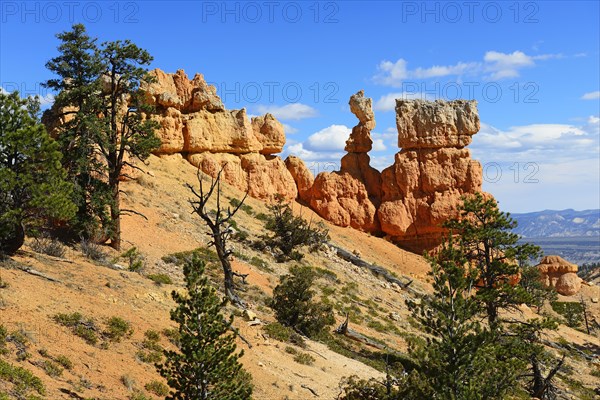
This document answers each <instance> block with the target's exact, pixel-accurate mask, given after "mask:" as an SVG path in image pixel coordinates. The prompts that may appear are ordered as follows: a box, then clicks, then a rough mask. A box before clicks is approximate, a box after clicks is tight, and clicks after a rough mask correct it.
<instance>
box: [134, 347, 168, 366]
mask: <svg viewBox="0 0 600 400" xmlns="http://www.w3.org/2000/svg"><path fill="white" fill-rule="evenodd" d="M135 355H136V357H137V358H138V360H140V361H141V362H145V363H148V364H155V363H157V362H160V361H161V360H162V352H158V351H144V350H140V351H138V352H137V353H135Z"/></svg>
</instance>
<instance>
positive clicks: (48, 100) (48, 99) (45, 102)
mask: <svg viewBox="0 0 600 400" xmlns="http://www.w3.org/2000/svg"><path fill="white" fill-rule="evenodd" d="M52 104H54V95H53V94H52V93H48V94H46V95H45V96H40V106H41V107H42V108H45V107H51V106H52Z"/></svg>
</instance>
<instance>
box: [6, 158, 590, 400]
mask: <svg viewBox="0 0 600 400" xmlns="http://www.w3.org/2000/svg"><path fill="white" fill-rule="evenodd" d="M144 169H145V170H146V171H147V173H144V174H141V173H140V174H138V178H137V180H136V181H129V182H125V183H124V184H123V190H124V191H125V196H124V203H125V206H126V207H127V208H133V209H135V210H136V211H139V212H141V213H143V214H144V215H145V216H146V217H147V219H143V218H141V217H139V216H127V217H124V220H123V238H124V250H127V249H128V248H131V247H133V246H135V247H137V248H138V249H139V251H140V253H141V254H142V255H143V256H144V258H145V267H144V269H143V270H142V271H140V272H130V271H127V270H118V269H112V268H109V267H108V266H106V263H104V264H103V263H98V262H94V261H90V260H89V259H87V258H86V257H85V256H84V255H83V254H82V253H81V251H80V250H79V247H78V246H76V245H74V246H73V247H70V248H68V249H67V252H66V254H65V255H64V257H62V258H56V257H49V256H46V255H43V254H39V253H35V252H34V251H33V250H32V249H31V246H30V245H31V244H32V242H31V241H30V242H29V243H28V245H27V246H25V247H24V248H23V249H22V251H19V253H18V254H17V255H16V256H15V257H13V259H12V260H9V261H5V262H3V263H2V265H1V266H0V278H1V282H4V283H6V287H4V288H1V289H0V324H2V325H4V326H5V327H6V328H7V330H8V331H9V334H11V335H12V336H11V337H12V340H11V341H9V343H7V349H8V352H7V354H5V355H2V356H0V360H4V361H8V362H9V363H11V364H13V365H18V366H21V367H23V368H26V369H28V370H29V371H31V372H32V373H33V374H34V375H36V376H37V377H39V378H40V379H41V380H42V381H43V383H44V385H45V387H46V393H45V398H47V399H73V398H75V399H80V398H83V399H89V398H97V399H129V398H134V397H132V396H134V391H135V390H138V391H141V393H143V394H144V395H145V396H147V398H158V397H157V396H154V395H153V394H151V393H150V392H148V391H147V390H145V389H144V386H145V385H146V384H147V383H149V382H151V381H153V380H159V381H160V380H161V378H160V376H159V375H158V374H157V373H156V371H155V369H154V367H153V365H152V364H151V363H147V362H143V361H141V360H140V358H143V357H140V353H139V352H140V351H143V352H146V351H147V349H144V348H143V345H142V343H143V342H144V333H145V332H146V331H148V330H155V331H158V332H162V331H163V330H164V329H167V328H172V327H173V324H172V322H171V321H170V320H169V310H170V309H171V308H172V307H173V305H174V303H173V302H172V301H171V299H170V292H171V291H172V290H174V289H178V288H180V287H181V283H182V274H181V267H179V266H177V265H175V264H172V263H168V262H165V261H163V260H162V258H163V256H165V255H168V254H172V253H176V252H181V251H189V250H192V249H195V248H198V247H205V246H206V244H207V242H208V239H209V237H208V236H207V235H206V231H205V228H204V226H203V224H202V223H201V221H200V219H199V218H198V217H197V216H194V215H191V214H190V210H191V208H190V206H189V205H188V203H187V200H188V199H189V198H190V191H189V190H188V189H187V188H186V187H185V184H186V183H190V184H193V185H196V184H197V180H196V170H195V169H194V168H193V167H192V166H191V165H190V164H188V163H187V162H186V161H184V160H183V159H182V158H181V157H180V156H170V157H164V158H157V157H151V159H150V161H149V164H148V166H146V167H144ZM223 196H224V203H225V204H227V203H229V200H230V199H231V198H237V199H241V198H242V197H243V193H241V192H239V191H237V190H235V189H230V188H228V187H226V186H225V187H224V189H223ZM246 204H247V205H249V206H250V207H251V210H248V211H250V212H247V211H243V210H240V211H239V213H238V214H237V215H236V217H235V220H236V222H237V225H238V227H239V229H240V230H244V231H247V232H248V233H249V234H250V237H251V238H252V237H256V236H258V235H260V234H261V233H262V232H263V230H264V228H263V222H262V221H260V220H259V219H257V218H256V215H257V214H258V213H267V209H266V207H265V205H264V204H263V203H262V202H260V201H257V200H254V199H250V198H249V199H248V200H247V202H246ZM295 207H296V210H297V211H298V212H301V213H302V214H303V216H304V217H305V218H312V219H313V220H314V221H315V222H316V221H321V219H320V218H319V217H318V216H317V215H315V214H314V213H313V212H312V211H310V210H309V209H307V208H302V209H301V208H300V206H299V205H296V206H295ZM323 222H324V221H323ZM325 223H326V222H325ZM326 225H327V226H328V228H329V229H330V235H331V239H332V242H334V243H335V244H337V245H338V246H341V247H343V248H345V249H346V250H348V251H351V252H354V253H355V254H359V255H360V257H361V258H363V259H364V260H366V261H368V262H371V263H375V264H378V265H380V266H383V267H385V268H387V269H388V270H389V271H391V272H393V273H395V274H396V275H397V276H398V277H399V278H400V279H401V280H403V281H409V280H410V279H414V283H413V284H412V285H411V287H413V288H414V289H415V290H417V291H425V292H427V291H430V290H431V287H430V286H429V284H428V283H427V272H428V270H429V267H428V264H427V262H426V261H425V260H424V259H423V258H422V257H420V256H417V255H414V254H412V253H408V252H405V251H403V250H400V249H398V248H397V247H396V246H395V245H393V244H391V243H389V242H387V241H386V240H384V239H382V238H377V237H373V236H371V235H368V234H365V233H362V232H358V231H355V230H353V229H346V228H339V227H335V226H331V225H329V224H327V223H326ZM234 249H235V251H236V253H237V257H236V260H235V262H234V269H235V270H237V271H239V272H241V273H244V274H248V278H247V281H248V285H246V286H244V289H245V290H246V291H245V292H243V293H242V296H243V297H244V298H245V299H246V300H248V301H249V303H250V305H251V310H252V311H254V312H255V313H256V314H257V316H258V318H259V319H260V320H261V321H262V322H263V324H261V325H255V326H250V325H249V324H248V321H246V319H245V318H243V317H238V318H236V320H235V325H236V326H237V327H238V328H239V330H240V333H241V334H242V335H243V336H244V337H245V338H246V339H247V340H248V341H249V342H251V344H252V346H253V347H252V348H249V347H248V346H247V345H246V344H244V343H243V342H242V341H240V340H238V347H239V348H240V349H243V350H244V353H245V354H244V356H243V358H242V361H243V363H244V365H245V367H246V368H247V369H248V371H249V372H250V373H251V374H252V376H253V381H254V385H255V392H254V393H255V395H254V398H256V399H265V400H267V399H268V400H271V399H273V400H275V399H298V400H304V399H311V398H320V399H334V398H335V397H336V396H337V394H338V392H339V390H338V384H339V382H340V380H341V379H342V378H343V377H345V376H349V375H358V376H360V377H364V378H370V377H381V376H382V372H380V371H378V370H376V369H374V368H372V367H370V366H368V365H365V364H364V363H362V362H360V361H359V360H357V359H352V358H349V357H346V356H343V355H341V354H339V353H337V352H334V351H332V350H330V349H329V348H328V346H327V345H326V344H324V343H318V342H315V341H307V343H308V347H307V349H300V348H298V347H295V346H294V345H291V344H289V343H282V342H279V341H277V340H275V339H273V338H269V337H268V335H266V334H265V332H264V325H265V324H266V323H269V322H272V321H273V320H274V318H273V315H272V313H271V311H270V310H269V309H268V307H266V305H265V300H266V299H267V298H268V297H269V296H270V295H271V293H272V289H273V287H275V285H276V284H277V283H278V276H280V275H282V274H285V273H286V272H287V271H288V268H289V267H290V266H291V265H293V264H294V263H293V262H290V263H283V264H279V263H276V262H275V260H274V259H273V257H272V256H271V255H270V254H262V253H260V252H257V251H255V250H252V249H250V248H249V246H247V245H245V244H244V243H242V242H235V243H234ZM102 250H103V251H104V252H106V253H108V254H109V257H108V260H109V261H111V262H110V263H109V264H115V263H116V264H119V265H121V266H124V267H126V266H127V261H126V260H124V259H122V258H121V259H117V258H118V257H119V254H118V253H116V252H114V251H112V250H110V249H109V248H106V247H103V248H102ZM251 260H254V261H251ZM302 262H303V263H304V264H307V265H312V266H314V267H318V268H321V269H323V270H327V271H331V272H332V273H333V274H323V277H322V278H320V279H319V280H318V282H317V284H318V286H319V287H320V288H321V292H322V294H324V295H325V296H326V297H327V298H328V299H329V301H331V302H332V303H333V304H334V306H335V308H336V312H337V315H336V318H337V320H338V322H341V321H342V320H343V319H344V316H343V314H344V311H350V313H351V327H352V328H353V329H355V330H357V331H359V332H360V333H362V334H364V335H367V336H369V337H371V338H373V339H374V340H379V341H381V342H383V343H385V344H386V345H387V346H388V347H389V348H391V349H394V350H396V351H400V352H404V351H406V348H407V343H406V339H407V337H409V336H410V335H415V334H417V335H418V334H419V332H418V331H417V330H416V329H415V328H414V327H413V325H412V324H411V320H410V318H409V312H408V310H407V307H406V305H405V299H407V298H409V297H410V296H412V294H411V293H412V292H409V291H405V290H402V289H401V288H399V287H398V286H396V285H390V284H389V283H387V282H385V281H384V280H382V279H380V278H379V277H376V276H374V275H372V274H371V273H368V272H366V271H364V270H362V269H360V268H359V267H356V266H354V265H352V264H350V263H349V262H347V261H344V260H341V259H340V258H339V257H337V256H336V255H335V254H334V253H333V252H327V251H320V252H316V253H312V254H307V255H306V257H305V259H304V260H303V261H302ZM257 265H258V266H257ZM27 268H30V269H33V270H35V271H37V272H40V273H41V274H42V275H44V276H45V277H42V276H39V275H33V274H31V273H27V272H25V271H23V269H27ZM30 272H31V270H30ZM218 272H219V271H218V269H214V268H213V269H210V270H209V273H210V275H211V276H213V277H214V279H215V282H218V277H219V274H218ZM156 273H162V274H167V275H169V276H170V277H171V278H172V279H173V281H174V284H163V285H157V284H155V283H154V282H153V281H151V280H150V279H148V278H147V276H148V275H149V274H156ZM47 278H52V279H54V280H56V281H52V280H49V279H47ZM0 286H1V285H0ZM582 296H583V298H584V300H586V302H587V304H588V305H589V307H590V310H589V311H590V315H593V316H595V318H596V320H597V321H600V307H599V305H598V303H592V302H591V299H593V298H595V299H597V298H598V297H600V288H599V287H598V286H584V288H583V289H582ZM561 300H563V301H578V300H579V297H578V298H561ZM523 311H524V314H525V315H526V316H533V311H531V310H529V309H526V308H524V310H523ZM546 311H547V312H552V311H551V310H546ZM73 312H79V313H81V314H82V315H83V316H85V317H89V318H92V319H93V320H94V322H95V325H96V327H97V332H98V334H99V335H100V336H101V339H100V341H99V342H98V343H97V344H96V345H90V344H87V343H86V342H85V341H84V340H83V339H82V338H80V337H78V336H75V335H74V334H73V332H72V330H71V329H69V328H67V327H64V326H61V325H59V324H58V323H57V322H56V321H55V320H53V316H54V315H56V314H57V313H73ZM115 316H117V317H121V318H123V319H124V320H126V321H128V322H129V323H130V324H131V327H132V328H133V333H132V335H131V336H129V337H124V338H123V339H122V340H121V342H118V343H117V342H112V341H110V340H108V339H105V338H102V332H103V331H104V330H105V329H106V322H107V321H108V320H109V318H111V317H115ZM19 333H20V334H19ZM15 338H16V339H15ZM548 340H549V342H551V343H555V344H557V345H565V344H568V345H569V346H572V347H568V348H567V350H560V349H554V350H553V351H555V352H556V353H557V354H558V353H559V352H566V353H568V354H569V359H568V361H567V364H568V365H569V366H570V367H571V369H570V371H571V372H566V373H565V374H562V375H561V387H563V389H564V391H563V393H564V394H563V396H565V397H564V398H593V397H584V396H593V394H591V393H593V392H591V390H592V389H594V388H595V387H596V386H598V384H597V379H598V378H597V377H598V375H600V364H598V361H597V360H598V359H597V358H596V364H595V365H594V364H593V363H591V362H590V361H588V360H587V359H586V358H591V357H592V356H593V355H594V354H595V355H596V357H597V355H598V353H599V351H600V341H599V339H598V337H597V336H593V335H587V334H585V333H583V332H581V331H579V330H575V329H572V328H568V327H566V326H564V325H563V326H561V328H560V329H559V331H558V332H555V333H552V334H550V335H549V336H548ZM21 342H22V343H23V344H24V345H25V346H19V345H18V343H21ZM344 343H346V344H345V345H346V347H347V348H349V349H353V350H355V353H354V357H353V358H358V355H359V354H362V355H363V356H364V355H365V354H366V355H370V354H371V353H370V352H374V353H377V352H378V350H377V349H375V348H366V349H363V351H362V352H361V351H360V346H357V345H356V344H354V343H351V342H348V341H346V342H344ZM160 344H161V345H162V346H163V347H169V346H172V345H171V344H170V343H169V340H168V338H167V337H165V335H161V336H160ZM286 347H292V348H295V349H296V350H297V351H300V352H304V353H308V354H310V355H311V356H312V357H313V358H314V360H315V361H314V363H313V365H301V364H299V363H297V362H295V361H294V356H293V355H292V354H290V353H288V352H286ZM365 350H368V351H369V352H367V351H365ZM23 351H24V352H25V353H23ZM288 351H289V350H288ZM578 351H579V352H580V353H578ZM24 354H27V356H25V355H24ZM346 354H351V353H346ZM61 355H62V356H66V357H68V359H69V360H70V361H71V362H72V364H73V366H72V369H70V370H68V369H65V370H64V371H63V372H62V374H61V375H58V376H50V375H49V373H48V371H49V372H50V374H52V369H51V368H49V367H48V365H49V363H48V362H47V361H51V360H52V359H54V360H56V359H58V357H59V356H61ZM381 357H382V356H374V357H373V359H375V361H377V362H379V363H380V362H381ZM19 358H25V359H24V360H21V361H18V359H19ZM363 361H364V359H363ZM45 362H46V363H45ZM44 363H45V364H44ZM54 363H55V364H56V362H54ZM371 364H372V365H376V364H374V363H371ZM44 367H45V369H44ZM593 371H596V372H593ZM592 373H594V374H595V376H594V375H592ZM0 375H1V373H0ZM311 389H312V390H313V391H314V392H316V393H317V394H318V397H316V396H315V395H314V394H313V393H312V392H311ZM12 390H14V387H13V385H12V384H11V383H8V382H7V381H6V379H2V378H1V377H0V393H2V392H3V391H6V392H8V391H12ZM29 393H31V394H34V393H35V391H34V390H31V391H29ZM569 396H570V397H569ZM0 398H2V397H1V396H0ZM9 398H10V397H9ZM140 398H141V397H140Z"/></svg>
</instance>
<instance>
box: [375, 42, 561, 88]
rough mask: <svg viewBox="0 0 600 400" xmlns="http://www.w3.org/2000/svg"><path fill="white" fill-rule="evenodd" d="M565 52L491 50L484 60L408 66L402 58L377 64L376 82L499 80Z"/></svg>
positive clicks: (395, 85) (393, 85)
mask: <svg viewBox="0 0 600 400" xmlns="http://www.w3.org/2000/svg"><path fill="white" fill-rule="evenodd" d="M562 57H564V56H563V55H562V54H538V55H534V56H532V55H527V54H525V53H524V52H522V51H519V50H516V51H514V52H512V53H502V52H499V51H494V50H491V51H488V52H486V53H485V54H484V56H483V60H481V61H469V62H463V61H459V62H457V63H456V64H452V65H434V66H431V67H417V68H415V69H412V70H411V69H409V68H408V62H407V61H406V60H405V59H403V58H400V59H398V60H397V61H396V62H392V61H388V60H384V61H382V62H380V63H379V65H378V66H377V73H376V74H375V75H374V76H373V80H374V81H375V82H376V83H379V84H382V85H386V86H391V87H401V86H402V83H403V82H404V81H405V80H407V79H430V78H440V77H443V76H459V77H460V76H463V75H476V76H481V77H482V78H486V79H493V80H500V79H507V78H514V77H517V76H519V71H520V70H521V69H523V68H530V67H533V66H535V61H536V60H539V61H543V60H549V59H554V58H562Z"/></svg>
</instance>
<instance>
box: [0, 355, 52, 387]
mask: <svg viewBox="0 0 600 400" xmlns="http://www.w3.org/2000/svg"><path fill="white" fill-rule="evenodd" d="M0 379H1V380H4V381H8V382H11V383H12V384H13V385H14V388H15V391H16V392H17V393H18V394H19V396H24V395H25V394H27V392H29V391H30V390H35V391H36V392H37V393H38V394H41V395H44V394H45V393H46V388H45V387H44V383H43V382H42V380H41V379H40V378H38V377H37V376H35V375H34V374H32V373H31V372H30V371H28V370H26V369H25V368H21V367H18V366H14V365H12V364H9V363H8V362H6V361H4V360H2V359H0Z"/></svg>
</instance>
